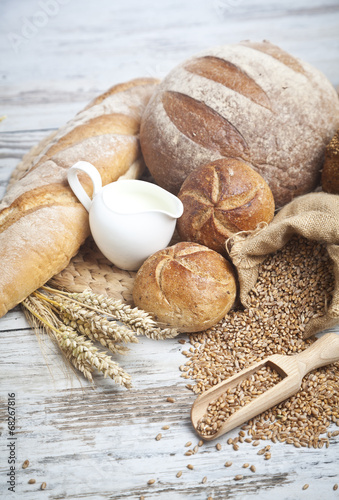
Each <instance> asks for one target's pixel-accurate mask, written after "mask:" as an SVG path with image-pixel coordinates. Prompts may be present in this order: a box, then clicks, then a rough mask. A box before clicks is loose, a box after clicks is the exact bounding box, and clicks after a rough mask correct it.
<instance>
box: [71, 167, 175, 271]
mask: <svg viewBox="0 0 339 500" xmlns="http://www.w3.org/2000/svg"><path fill="white" fill-rule="evenodd" d="M79 171H82V172H85V173H86V174H88V175H89V177H90V178H91V180H92V182H93V197H92V200H91V199H90V197H89V196H88V195H87V193H86V192H85V190H84V188H83V187H82V185H81V184H80V181H79V179H78V172H79ZM67 176H68V182H69V185H70V186H71V188H72V190H73V192H74V194H75V195H76V196H77V198H78V199H79V201H80V202H81V203H82V204H83V206H84V207H85V208H86V209H87V210H88V212H89V224H90V228H91V232H92V236H93V238H94V241H95V242H96V244H97V246H98V248H99V249H100V250H101V252H102V253H103V254H104V255H105V257H107V259H109V260H110V261H111V262H112V263H113V264H115V265H116V266H117V267H119V268H120V269H125V270H130V271H132V270H137V269H139V267H140V266H141V264H142V263H143V262H144V260H146V259H147V257H149V256H150V255H152V254H153V253H155V252H157V251H158V250H161V249H163V248H165V247H166V246H167V245H168V243H169V242H170V240H171V238H172V235H173V232H174V229H175V224H176V219H177V218H178V217H180V216H181V215H182V213H183V205H182V203H181V201H180V200H179V198H177V197H176V196H174V195H173V194H171V193H169V192H168V191H165V189H162V188H161V187H159V186H157V185H156V184H152V183H150V182H145V181H140V180H132V179H131V180H122V179H121V180H118V181H116V182H112V183H111V184H107V185H106V186H104V187H103V186H102V180H101V176H100V173H99V172H98V170H97V169H96V168H95V167H94V166H93V165H92V164H91V163H88V162H86V161H79V162H78V163H76V164H75V165H73V166H72V167H71V168H70V169H69V170H68V174H67Z"/></svg>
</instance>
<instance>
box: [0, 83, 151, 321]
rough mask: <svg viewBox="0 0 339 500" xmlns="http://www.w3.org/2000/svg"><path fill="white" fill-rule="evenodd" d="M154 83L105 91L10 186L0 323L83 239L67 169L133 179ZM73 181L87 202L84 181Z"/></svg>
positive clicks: (0, 241) (83, 220) (3, 228)
mask: <svg viewBox="0 0 339 500" xmlns="http://www.w3.org/2000/svg"><path fill="white" fill-rule="evenodd" d="M157 83H158V81H157V80H154V79H136V80H132V81H130V82H126V83H125V84H120V85H118V86H114V87H112V89H109V90H108V91H107V92H105V94H103V96H101V97H100V96H99V97H98V98H97V99H96V100H94V101H93V102H92V103H91V104H90V105H89V106H87V108H85V109H84V110H83V111H81V112H80V113H78V114H77V115H76V117H75V118H74V119H73V120H71V121H70V122H68V123H67V124H66V125H65V126H64V127H61V129H59V130H58V131H57V132H56V133H55V134H53V136H52V137H51V140H50V141H49V142H48V143H47V144H44V147H43V149H42V150H40V151H39V152H38V154H37V156H36V157H34V158H30V163H31V164H30V168H29V169H28V171H27V172H25V173H24V175H23V176H22V177H21V178H20V179H19V180H17V181H16V182H14V183H12V184H11V186H10V188H9V190H8V191H7V193H6V195H5V197H4V199H3V200H2V202H1V204H0V258H1V262H2V263H3V265H2V268H3V269H2V272H1V273H0V297H1V299H0V317H1V316H3V315H4V314H5V313H6V312H7V311H8V310H9V309H11V308H12V307H14V306H15V305H17V304H18V303H19V302H21V301H22V300H24V299H25V297H27V296H28V295H29V294H30V293H32V292H33V291H34V290H36V289H37V288H38V287H40V286H42V285H43V284H44V283H45V282H46V281H48V280H49V279H50V278H51V277H52V276H54V275H55V274H57V273H58V272H60V271H61V270H62V269H63V268H64V267H66V266H67V264H68V263H69V261H70V259H71V258H72V257H73V256H74V255H75V254H76V253H77V252H78V250H79V248H80V246H81V244H82V243H83V242H84V241H85V239H86V238H87V236H88V235H89V224H88V213H87V211H86V210H85V209H84V207H83V206H82V205H81V203H80V202H79V201H78V200H77V198H76V197H75V196H74V194H73V192H72V191H71V189H70V187H69V185H68V182H67V170H68V169H69V168H70V167H71V166H72V165H73V164H74V163H76V162H77V161H80V160H85V161H89V162H91V163H93V164H94V165H95V166H96V168H97V169H98V170H99V172H100V174H101V177H102V181H103V184H104V185H105V184H107V183H109V182H112V181H115V180H117V179H118V178H119V177H121V176H128V175H129V172H131V175H132V177H135V176H138V175H139V174H140V171H141V169H140V167H141V166H142V164H143V162H142V158H141V153H140V145H139V136H138V133H139V126H140V120H141V115H142V113H143V111H144V109H145V106H146V104H147V102H148V100H149V99H150V97H151V95H152V93H153V91H154V89H155V87H156V85H157ZM80 180H81V181H82V184H83V186H84V188H85V190H86V192H87V193H88V195H89V196H91V195H92V184H91V181H90V180H89V178H88V177H87V176H86V175H83V176H82V177H80Z"/></svg>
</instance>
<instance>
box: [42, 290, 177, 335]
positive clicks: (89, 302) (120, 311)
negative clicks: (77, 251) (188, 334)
mask: <svg viewBox="0 0 339 500" xmlns="http://www.w3.org/2000/svg"><path fill="white" fill-rule="evenodd" d="M43 289H45V290H47V291H48V290H53V289H51V288H49V287H43ZM53 291H55V290H53ZM55 293H57V294H59V295H62V296H67V297H68V298H69V299H72V300H74V301H76V302H78V303H79V302H80V303H82V304H84V305H85V306H86V307H88V309H90V310H93V311H96V312H100V313H101V314H105V315H106V316H109V317H111V318H114V319H115V320H118V321H121V322H122V323H124V324H125V325H128V326H129V328H130V329H131V330H132V331H134V332H135V333H136V334H137V335H144V336H145V337H149V338H152V339H155V340H162V339H166V338H173V337H176V336H177V335H178V334H179V331H178V329H176V328H166V327H164V328H161V327H159V326H158V325H157V323H156V322H155V321H154V319H153V318H152V316H151V315H150V314H148V313H147V312H145V311H143V310H142V309H139V308H138V307H134V308H132V307H130V306H129V305H127V304H124V303H123V302H122V301H120V300H115V299H110V298H109V297H106V296H105V295H97V294H95V293H93V292H92V291H90V290H85V291H84V292H81V293H69V292H62V291H59V290H57V291H55Z"/></svg>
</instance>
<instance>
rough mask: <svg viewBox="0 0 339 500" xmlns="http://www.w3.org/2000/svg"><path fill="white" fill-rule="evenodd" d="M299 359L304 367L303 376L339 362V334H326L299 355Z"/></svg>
mask: <svg viewBox="0 0 339 500" xmlns="http://www.w3.org/2000/svg"><path fill="white" fill-rule="evenodd" d="M297 358H298V363H302V365H304V366H303V367H302V369H303V371H304V373H303V375H302V376H304V375H306V374H307V373H309V372H310V371H312V370H315V369H316V368H320V367H321V366H325V365H329V364H331V363H335V362H336V361H339V334H338V333H326V334H325V335H323V336H322V337H321V338H320V339H318V340H317V341H316V342H314V343H313V344H312V345H311V346H310V347H308V348H307V349H306V350H305V351H303V352H301V353H300V354H297ZM299 366H300V365H299Z"/></svg>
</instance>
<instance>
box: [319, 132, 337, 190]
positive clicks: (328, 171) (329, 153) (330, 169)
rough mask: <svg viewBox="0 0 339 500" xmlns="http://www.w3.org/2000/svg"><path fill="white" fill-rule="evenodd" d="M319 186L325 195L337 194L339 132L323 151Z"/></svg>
mask: <svg viewBox="0 0 339 500" xmlns="http://www.w3.org/2000/svg"><path fill="white" fill-rule="evenodd" d="M321 185H322V188H323V191H325V192H326V193H331V194H339V130H337V132H336V133H335V135H334V136H333V138H332V140H331V142H330V143H329V144H328V145H327V147H326V150H325V162H324V168H323V171H322V175H321Z"/></svg>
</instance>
